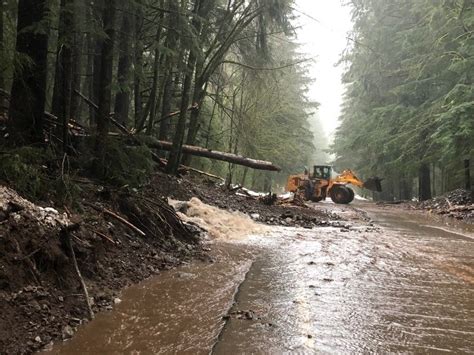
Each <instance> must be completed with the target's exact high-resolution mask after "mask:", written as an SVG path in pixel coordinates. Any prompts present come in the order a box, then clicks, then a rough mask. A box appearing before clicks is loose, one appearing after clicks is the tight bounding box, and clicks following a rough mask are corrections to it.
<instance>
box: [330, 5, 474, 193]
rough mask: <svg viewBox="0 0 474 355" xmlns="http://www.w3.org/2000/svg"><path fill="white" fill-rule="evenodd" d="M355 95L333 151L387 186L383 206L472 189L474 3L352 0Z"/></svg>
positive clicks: (349, 61) (350, 59)
mask: <svg viewBox="0 0 474 355" xmlns="http://www.w3.org/2000/svg"><path fill="white" fill-rule="evenodd" d="M350 4H351V6H352V9H353V12H352V13H353V20H354V31H353V34H352V35H351V37H352V39H353V41H352V42H351V45H350V48H349V49H348V50H347V51H346V53H345V54H344V56H343V59H342V62H343V64H344V65H346V68H347V69H346V72H345V76H344V81H345V83H346V84H347V91H346V94H345V100H344V105H343V113H342V117H341V126H340V127H339V129H338V130H337V133H336V136H335V141H334V145H333V151H334V153H335V154H336V156H337V160H336V163H337V165H338V166H340V167H351V168H354V169H356V170H357V171H359V172H360V173H361V174H363V175H365V176H370V175H378V176H381V177H384V178H385V180H384V183H383V185H384V190H385V191H384V193H383V195H382V197H383V198H387V199H394V198H395V199H399V198H400V199H410V198H412V197H414V196H417V197H419V198H420V199H422V200H424V199H428V198H430V197H431V196H432V195H434V194H440V193H442V192H444V191H447V190H451V189H454V188H458V187H464V186H465V185H466V186H469V181H466V177H467V175H468V174H467V172H468V171H467V170H466V169H465V165H464V164H466V165H467V164H468V162H469V160H470V161H472V157H473V153H474V85H473V79H474V38H473V37H474V2H473V1H472V0H449V1H445V0H413V1H405V0H352V1H350Z"/></svg>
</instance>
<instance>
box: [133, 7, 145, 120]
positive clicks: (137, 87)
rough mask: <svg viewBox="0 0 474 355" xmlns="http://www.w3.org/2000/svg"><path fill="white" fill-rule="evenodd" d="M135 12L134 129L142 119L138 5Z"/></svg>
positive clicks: (141, 15) (141, 65)
mask: <svg viewBox="0 0 474 355" xmlns="http://www.w3.org/2000/svg"><path fill="white" fill-rule="evenodd" d="M137 6H138V8H137V12H136V16H135V26H134V29H135V30H134V35H135V48H134V55H133V61H134V71H133V93H134V98H133V101H134V108H135V127H138V125H139V124H140V119H141V117H142V110H143V107H142V106H143V102H142V93H141V84H142V77H143V41H142V38H141V36H142V27H143V8H142V5H141V4H140V3H138V4H137Z"/></svg>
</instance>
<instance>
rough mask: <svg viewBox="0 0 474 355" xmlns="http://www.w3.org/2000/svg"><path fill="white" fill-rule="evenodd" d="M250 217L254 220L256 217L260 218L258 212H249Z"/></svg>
mask: <svg viewBox="0 0 474 355" xmlns="http://www.w3.org/2000/svg"><path fill="white" fill-rule="evenodd" d="M250 218H252V219H253V220H255V221H256V220H257V219H259V218H260V214H258V213H251V214H250Z"/></svg>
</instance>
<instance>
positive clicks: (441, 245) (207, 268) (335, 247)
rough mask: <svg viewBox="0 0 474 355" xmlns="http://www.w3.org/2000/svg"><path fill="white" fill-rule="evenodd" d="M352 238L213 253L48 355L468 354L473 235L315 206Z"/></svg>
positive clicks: (417, 216)
mask: <svg viewBox="0 0 474 355" xmlns="http://www.w3.org/2000/svg"><path fill="white" fill-rule="evenodd" d="M315 208H318V209H319V208H320V209H331V210H333V211H334V212H336V213H338V214H340V215H341V216H343V219H344V220H345V221H346V223H347V226H346V227H347V228H339V227H337V228H336V227H322V228H315V229H312V230H309V229H304V228H293V227H272V228H271V231H270V232H267V233H265V234H259V235H252V236H249V237H248V238H247V239H245V240H242V239H240V238H239V239H237V240H235V241H230V240H226V241H225V242H222V241H219V240H215V241H213V242H212V243H210V244H209V247H210V248H211V249H212V251H211V255H212V257H213V262H192V263H190V264H188V265H184V266H181V267H179V268H177V269H174V270H170V271H166V272H163V273H162V274H161V275H160V276H159V277H157V278H152V279H150V280H148V281H146V282H144V283H142V284H140V285H137V286H133V287H131V288H129V289H127V290H126V291H125V292H124V294H123V295H122V296H123V297H122V299H123V302H122V303H121V304H120V305H118V306H117V308H116V310H114V311H113V312H108V313H103V314H101V315H99V316H98V317H97V319H96V320H95V321H94V322H92V323H89V324H88V325H86V326H85V327H83V328H81V329H80V330H79V332H78V334H77V336H76V337H75V338H74V339H72V340H71V341H69V342H66V343H62V344H57V346H55V347H54V348H53V349H52V353H54V354H77V353H117V352H122V353H123V352H126V353H154V354H159V353H162V354H165V353H170V352H173V353H176V352H178V353H190V354H191V353H192V354H208V353H214V354H234V353H293V352H295V353H316V352H322V353H337V354H340V353H392V352H393V353H437V352H454V353H471V352H472V349H473V348H474V323H473V322H472V320H473V319H474V303H473V302H474V264H473V260H474V254H473V252H474V234H473V232H474V231H473V230H472V227H471V226H469V225H462V224H459V225H457V226H451V225H446V224H445V223H444V222H443V221H439V222H435V221H433V220H432V219H431V218H427V216H425V215H423V214H421V213H407V212H406V211H405V210H403V209H400V208H396V207H393V206H389V207H383V208H381V207H379V206H374V205H372V204H367V203H366V204H355V205H354V206H352V207H342V208H341V207H340V206H335V205H333V204H331V203H328V202H326V203H322V204H318V205H315Z"/></svg>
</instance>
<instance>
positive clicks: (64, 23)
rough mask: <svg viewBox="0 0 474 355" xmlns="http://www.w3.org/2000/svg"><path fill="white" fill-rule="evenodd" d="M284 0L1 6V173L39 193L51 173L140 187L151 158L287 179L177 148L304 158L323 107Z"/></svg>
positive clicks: (300, 162)
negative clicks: (311, 88)
mask: <svg viewBox="0 0 474 355" xmlns="http://www.w3.org/2000/svg"><path fill="white" fill-rule="evenodd" d="M291 5H292V1H289V0H252V1H237V0H236V1H231V0H229V1H223V0H182V1H176V0H120V1H119V0H95V1H89V0H60V1H59V0H44V1H38V0H19V1H13V0H8V1H2V2H1V3H0V6H2V8H1V11H0V12H1V16H0V58H1V61H0V63H1V67H0V93H1V96H0V97H1V111H0V117H1V120H0V122H2V123H3V126H4V127H3V132H2V142H1V145H2V147H3V148H2V169H1V170H2V172H1V173H0V175H1V176H0V178H1V179H3V180H5V181H7V182H9V183H12V182H15V185H16V187H17V189H18V190H19V191H22V192H25V193H28V194H29V195H35V194H38V193H39V194H41V193H40V191H41V189H42V181H43V180H44V179H45V178H46V180H47V181H48V183H49V184H53V185H52V186H55V185H54V184H55V183H56V185H58V188H59V189H63V190H64V186H63V185H64V181H66V182H70V181H71V179H69V178H67V179H65V178H64V177H65V176H66V177H71V176H81V175H82V176H88V177H93V178H96V179H99V180H103V181H106V182H108V183H112V184H119V185H120V184H122V185H123V184H131V185H134V184H135V185H139V184H141V183H143V181H144V180H146V179H147V175H149V172H150V171H151V170H152V169H153V168H154V166H155V165H156V164H159V165H161V166H162V167H163V168H164V169H165V170H166V171H167V172H168V173H172V174H175V173H176V172H177V171H178V169H179V167H180V166H181V165H180V164H183V165H185V166H193V167H195V168H198V169H201V170H205V171H208V172H211V173H212V174H217V175H219V176H222V177H224V178H225V179H226V180H227V182H228V183H229V184H230V183H240V184H242V185H243V184H245V185H248V186H250V187H253V188H255V189H262V190H263V189H266V190H269V189H270V187H271V185H272V183H273V184H275V183H276V184H278V183H280V184H281V183H283V182H284V180H285V174H279V175H275V174H272V173H270V172H262V171H257V170H251V169H249V168H244V167H240V166H236V165H234V164H230V163H224V162H221V161H215V160H210V159H206V158H192V157H191V156H190V155H187V154H186V153H184V152H183V151H182V147H183V145H191V146H199V147H203V148H206V149H213V150H218V151H223V152H228V153H233V154H237V155H242V156H247V157H251V158H254V159H264V160H267V161H271V162H273V163H274V164H276V165H277V166H279V167H281V169H282V171H283V172H284V173H288V172H291V171H295V170H296V171H299V170H302V168H303V166H305V165H306V164H307V163H308V161H310V159H311V158H312V155H313V152H314V149H315V147H314V140H313V134H312V133H311V128H310V126H311V125H313V126H314V125H315V123H314V122H313V123H311V122H310V121H311V120H313V121H314V120H315V119H316V118H315V116H314V112H315V110H316V109H317V103H315V102H311V101H310V100H309V99H308V97H307V95H306V92H307V86H308V85H309V84H310V82H311V79H310V78H309V77H308V76H307V70H306V65H307V63H308V62H309V60H308V58H305V57H304V56H303V55H301V54H300V53H299V51H298V45H297V44H296V42H295V40H294V39H295V32H294V28H293V25H292V21H293V19H294V13H293V9H292V7H291ZM316 125H317V123H316ZM158 141H165V142H169V144H168V145H167V147H168V150H169V152H165V151H160V150H156V149H155V148H156V147H157V146H158V147H160V145H159V142H158ZM162 146H163V145H161V147H162ZM42 166H47V167H48V168H49V169H48V171H44V169H42ZM45 174H46V175H47V176H46V177H45V176H44V175H45ZM68 189H69V187H68Z"/></svg>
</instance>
